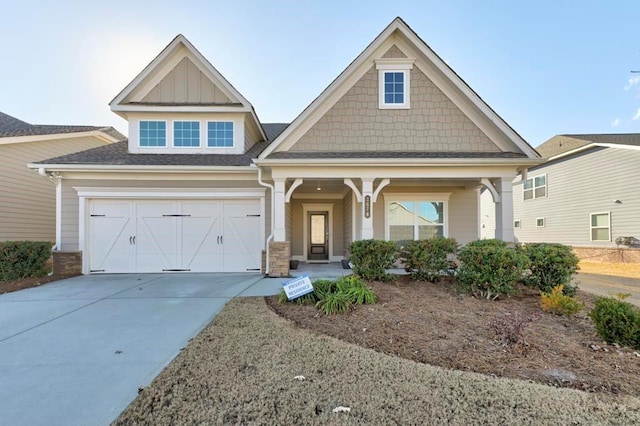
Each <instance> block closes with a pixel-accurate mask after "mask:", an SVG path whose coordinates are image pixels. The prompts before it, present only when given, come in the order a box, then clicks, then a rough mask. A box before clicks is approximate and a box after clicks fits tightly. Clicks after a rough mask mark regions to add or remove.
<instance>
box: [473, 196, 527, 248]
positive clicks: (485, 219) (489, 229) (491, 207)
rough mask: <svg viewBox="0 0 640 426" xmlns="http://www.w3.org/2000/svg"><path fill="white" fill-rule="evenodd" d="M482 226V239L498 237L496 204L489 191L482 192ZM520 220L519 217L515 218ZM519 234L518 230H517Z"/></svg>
mask: <svg viewBox="0 0 640 426" xmlns="http://www.w3.org/2000/svg"><path fill="white" fill-rule="evenodd" d="M480 212H481V216H482V219H481V224H482V225H481V226H482V228H481V229H480V236H481V238H482V239H492V238H495V237H496V204H495V203H494V202H493V196H492V195H491V193H490V192H489V191H488V190H484V191H482V195H481V196H480ZM513 219H514V220H518V219H519V218H518V217H514V218H513ZM516 232H517V229H516Z"/></svg>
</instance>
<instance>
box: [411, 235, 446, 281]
mask: <svg viewBox="0 0 640 426" xmlns="http://www.w3.org/2000/svg"><path fill="white" fill-rule="evenodd" d="M457 251H458V243H457V242H456V240H455V239H454V238H441V237H438V238H431V239H428V240H419V241H410V242H408V243H407V244H406V245H404V247H402V248H401V249H400V258H401V259H402V261H403V262H404V265H405V270H406V271H407V272H409V274H410V275H411V278H413V279H415V280H425V281H431V282H435V281H438V280H440V279H441V278H442V277H443V276H446V275H451V274H452V272H451V268H450V266H451V260H450V257H451V256H452V255H455V254H456V252H457Z"/></svg>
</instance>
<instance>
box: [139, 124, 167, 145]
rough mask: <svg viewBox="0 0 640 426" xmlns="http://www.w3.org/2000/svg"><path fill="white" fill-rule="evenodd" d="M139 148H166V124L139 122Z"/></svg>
mask: <svg viewBox="0 0 640 426" xmlns="http://www.w3.org/2000/svg"><path fill="white" fill-rule="evenodd" d="M140 146H167V123H166V122H164V121H141V122H140Z"/></svg>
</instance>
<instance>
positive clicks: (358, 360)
mask: <svg viewBox="0 0 640 426" xmlns="http://www.w3.org/2000/svg"><path fill="white" fill-rule="evenodd" d="M297 375H303V376H305V378H306V380H304V381H299V380H295V379H294V376H297ZM340 405H342V406H347V407H350V408H351V412H350V413H332V409H333V408H335V407H337V406H340ZM638 407H640V401H639V400H637V399H633V398H629V399H628V405H627V406H624V405H619V404H614V403H606V402H603V401H602V400H599V399H598V398H597V397H596V396H595V395H592V394H587V393H583V392H579V391H575V390H571V389H556V388H551V387H547V386H544V385H540V384H531V383H527V382H525V381H519V380H511V379H496V378H491V377H487V376H484V375H480V374H475V373H469V372H461V371H453V370H445V369H441V368H438V367H432V366H429V365H425V364H420V363H416V362H412V361H409V360H406V359H402V358H397V357H393V356H389V355H385V354H381V353H378V352H375V351H373V350H369V349H364V348H361V347H359V346H355V345H351V344H348V343H345V342H343V341H340V340H337V339H334V338H331V337H328V336H325V335H319V334H316V333H313V332H309V331H306V330H302V329H299V328H296V327H294V326H293V325H292V324H291V323H290V322H288V321H286V320H284V319H282V318H280V317H278V316H277V315H276V314H275V313H273V312H272V311H270V310H269V308H268V307H267V306H266V304H265V302H264V300H263V299H235V300H233V301H231V302H230V303H229V304H228V305H227V306H226V307H225V309H224V310H223V311H222V312H221V313H220V314H219V315H218V316H217V317H216V319H215V320H214V322H213V323H212V324H210V325H209V326H208V327H207V328H206V329H205V330H203V331H202V333H200V335H198V336H197V337H196V338H195V339H194V340H193V341H192V342H191V343H190V344H189V346H188V347H187V348H186V349H185V350H184V351H183V352H182V353H181V354H180V355H179V356H178V357H177V358H176V359H175V360H174V361H173V362H172V363H171V364H170V365H169V366H168V367H167V368H166V369H165V370H164V371H163V372H162V373H161V374H160V376H158V377H157V378H156V379H155V380H154V381H153V383H152V384H151V385H150V386H149V387H147V388H146V389H144V391H143V392H142V393H141V394H140V396H139V397H138V398H137V399H136V400H135V401H134V402H133V403H132V404H131V405H130V406H129V408H128V409H127V410H126V411H125V412H124V413H123V414H122V415H121V416H120V417H119V418H118V419H117V420H116V422H115V424H117V425H127V424H152V425H165V424H166V425H168V424H172V425H173V424H424V423H429V424H461V425H462V424H464V425H467V424H640V410H639V408H638Z"/></svg>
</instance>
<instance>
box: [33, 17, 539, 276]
mask: <svg viewBox="0 0 640 426" xmlns="http://www.w3.org/2000/svg"><path fill="white" fill-rule="evenodd" d="M263 72H264V70H263ZM274 90H275V88H274ZM274 93H277V90H275V91H274ZM110 105H111V109H112V111H114V112H115V113H117V114H119V115H120V116H122V117H124V118H125V119H126V120H128V122H129V138H128V141H126V142H119V143H115V144H112V145H108V146H104V147H100V148H96V149H92V150H88V151H84V152H81V153H76V154H72V155H66V156H61V157H57V158H53V159H49V160H46V161H41V162H39V163H35V164H31V165H30V167H32V168H38V169H40V172H41V173H42V174H45V175H52V174H54V175H56V176H60V178H61V179H60V186H61V189H60V191H61V197H60V202H61V207H60V210H61V212H62V217H61V220H60V221H59V222H58V228H59V233H60V239H58V245H59V248H60V250H61V251H60V252H59V253H58V256H64V255H66V254H67V253H66V252H70V253H69V256H77V257H78V258H81V263H82V272H83V273H100V272H125V273H126V272H162V271H190V272H216V271H259V270H260V269H261V268H265V267H266V269H268V272H269V273H270V275H272V276H281V275H287V274H288V273H289V269H288V268H289V259H290V258H293V259H297V260H302V261H318V262H328V261H339V260H340V259H341V258H342V255H343V254H344V252H345V250H346V248H347V247H348V245H349V244H350V243H351V242H352V241H354V240H359V239H369V238H379V239H390V240H397V239H405V238H407V237H410V238H424V237H429V236H433V235H444V236H449V237H454V238H456V239H457V240H458V241H459V242H460V243H466V242H468V241H472V240H475V239H478V238H479V237H480V204H479V203H480V188H481V187H483V186H486V187H487V188H489V191H490V192H491V193H492V194H493V196H494V197H495V201H496V203H495V204H494V207H495V209H496V216H497V217H498V220H497V221H498V227H497V230H498V231H497V233H498V237H500V238H503V239H505V240H512V239H513V238H514V236H513V228H512V225H513V210H512V197H511V190H512V184H511V182H512V181H513V179H514V178H515V177H516V175H517V173H518V170H521V169H523V168H526V167H531V166H533V165H536V164H539V163H540V162H541V159H540V158H539V155H538V154H537V153H536V151H535V150H534V149H533V148H532V147H531V146H530V145H528V144H527V143H526V142H525V141H524V140H523V139H522V138H521V137H520V136H519V135H518V134H517V133H516V132H515V131H514V130H513V129H512V128H511V127H509V126H508V125H507V124H506V123H505V122H504V121H503V120H502V119H501V118H500V117H499V116H498V115H497V114H496V113H495V112H494V111H493V110H492V109H491V108H489V106H487V105H486V104H485V103H484V102H483V101H482V99H481V98H480V97H479V96H478V95H477V94H476V93H475V92H474V91H473V90H472V89H471V88H470V87H469V86H467V84H466V83H465V82H464V81H463V80H462V79H461V78H460V77H459V76H458V75H457V74H456V73H455V72H454V71H453V70H452V69H451V68H449V67H448V66H447V65H446V64H445V63H444V62H443V61H442V59H441V58H440V57H438V56H437V55H436V54H435V53H434V52H433V51H432V50H431V49H430V48H429V47H428V46H427V45H426V44H425V43H424V42H423V41H422V40H421V39H420V38H419V37H418V36H417V35H416V34H415V33H414V32H413V31H412V30H411V29H410V28H409V27H408V26H407V25H406V24H405V22H404V21H402V20H401V19H400V18H397V19H395V20H394V21H393V22H392V23H391V24H390V25H389V26H388V27H387V28H386V29H384V31H383V32H382V33H381V34H380V35H379V36H378V37H377V38H376V39H375V40H374V41H373V42H372V43H371V44H370V45H369V46H368V47H367V48H366V49H365V50H364V51H363V52H362V53H361V54H360V55H359V56H358V57H357V58H356V59H355V60H354V61H353V62H352V63H351V64H350V65H349V66H348V67H347V68H346V69H345V70H344V71H343V72H342V73H341V74H340V75H339V76H338V77H337V78H336V79H335V80H334V81H333V82H332V83H331V84H330V85H329V86H328V87H327V88H326V89H325V90H324V91H323V92H322V93H321V94H320V95H319V96H318V97H317V98H316V99H315V100H314V101H313V102H312V103H311V105H309V106H308V107H307V108H306V109H305V110H304V111H303V112H302V113H301V114H300V115H299V116H298V117H297V118H296V119H295V120H294V121H293V122H292V123H290V124H289V125H288V126H287V125H283V124H263V123H261V122H260V121H259V120H258V117H257V115H256V113H255V111H254V109H253V107H252V105H251V104H250V103H249V101H248V100H247V99H245V98H244V97H243V96H242V95H241V94H240V93H239V92H238V91H237V90H236V89H235V88H234V87H233V86H232V85H231V84H230V83H229V82H228V81H227V80H226V79H225V78H224V77H223V76H222V75H221V74H220V73H219V72H218V71H217V70H216V69H215V68H214V67H213V66H212V65H211V64H210V63H209V62H208V61H207V60H206V59H205V58H204V57H203V56H202V55H201V54H200V53H199V52H198V51H197V50H196V49H195V48H194V47H193V46H192V45H191V43H190V42H189V41H188V40H187V39H186V38H185V37H184V36H182V35H179V36H177V37H176V38H175V39H174V40H173V41H172V42H171V43H170V44H169V45H168V46H167V47H166V48H165V49H164V50H163V51H162V52H161V53H160V54H159V55H158V56H157V57H156V58H155V59H154V60H153V61H152V62H151V63H150V64H149V65H148V66H147V67H146V68H145V69H144V70H143V71H142V72H141V73H140V74H139V75H138V76H137V77H136V78H135V79H134V80H133V81H132V82H131V83H130V84H129V85H128V86H127V87H125V88H124V90H123V91H122V92H121V93H120V94H118V95H117V96H116V97H115V99H114V100H113V101H112V102H111V104H110ZM492 182H493V183H492ZM400 205H401V206H403V207H402V209H403V210H404V212H403V213H401V214H394V211H395V210H396V209H397V208H398V206H400ZM408 216H410V217H408ZM427 219H428V220H427ZM263 250H266V251H267V253H266V259H267V261H266V262H265V261H263V260H262V259H261V253H262V252H263Z"/></svg>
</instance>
